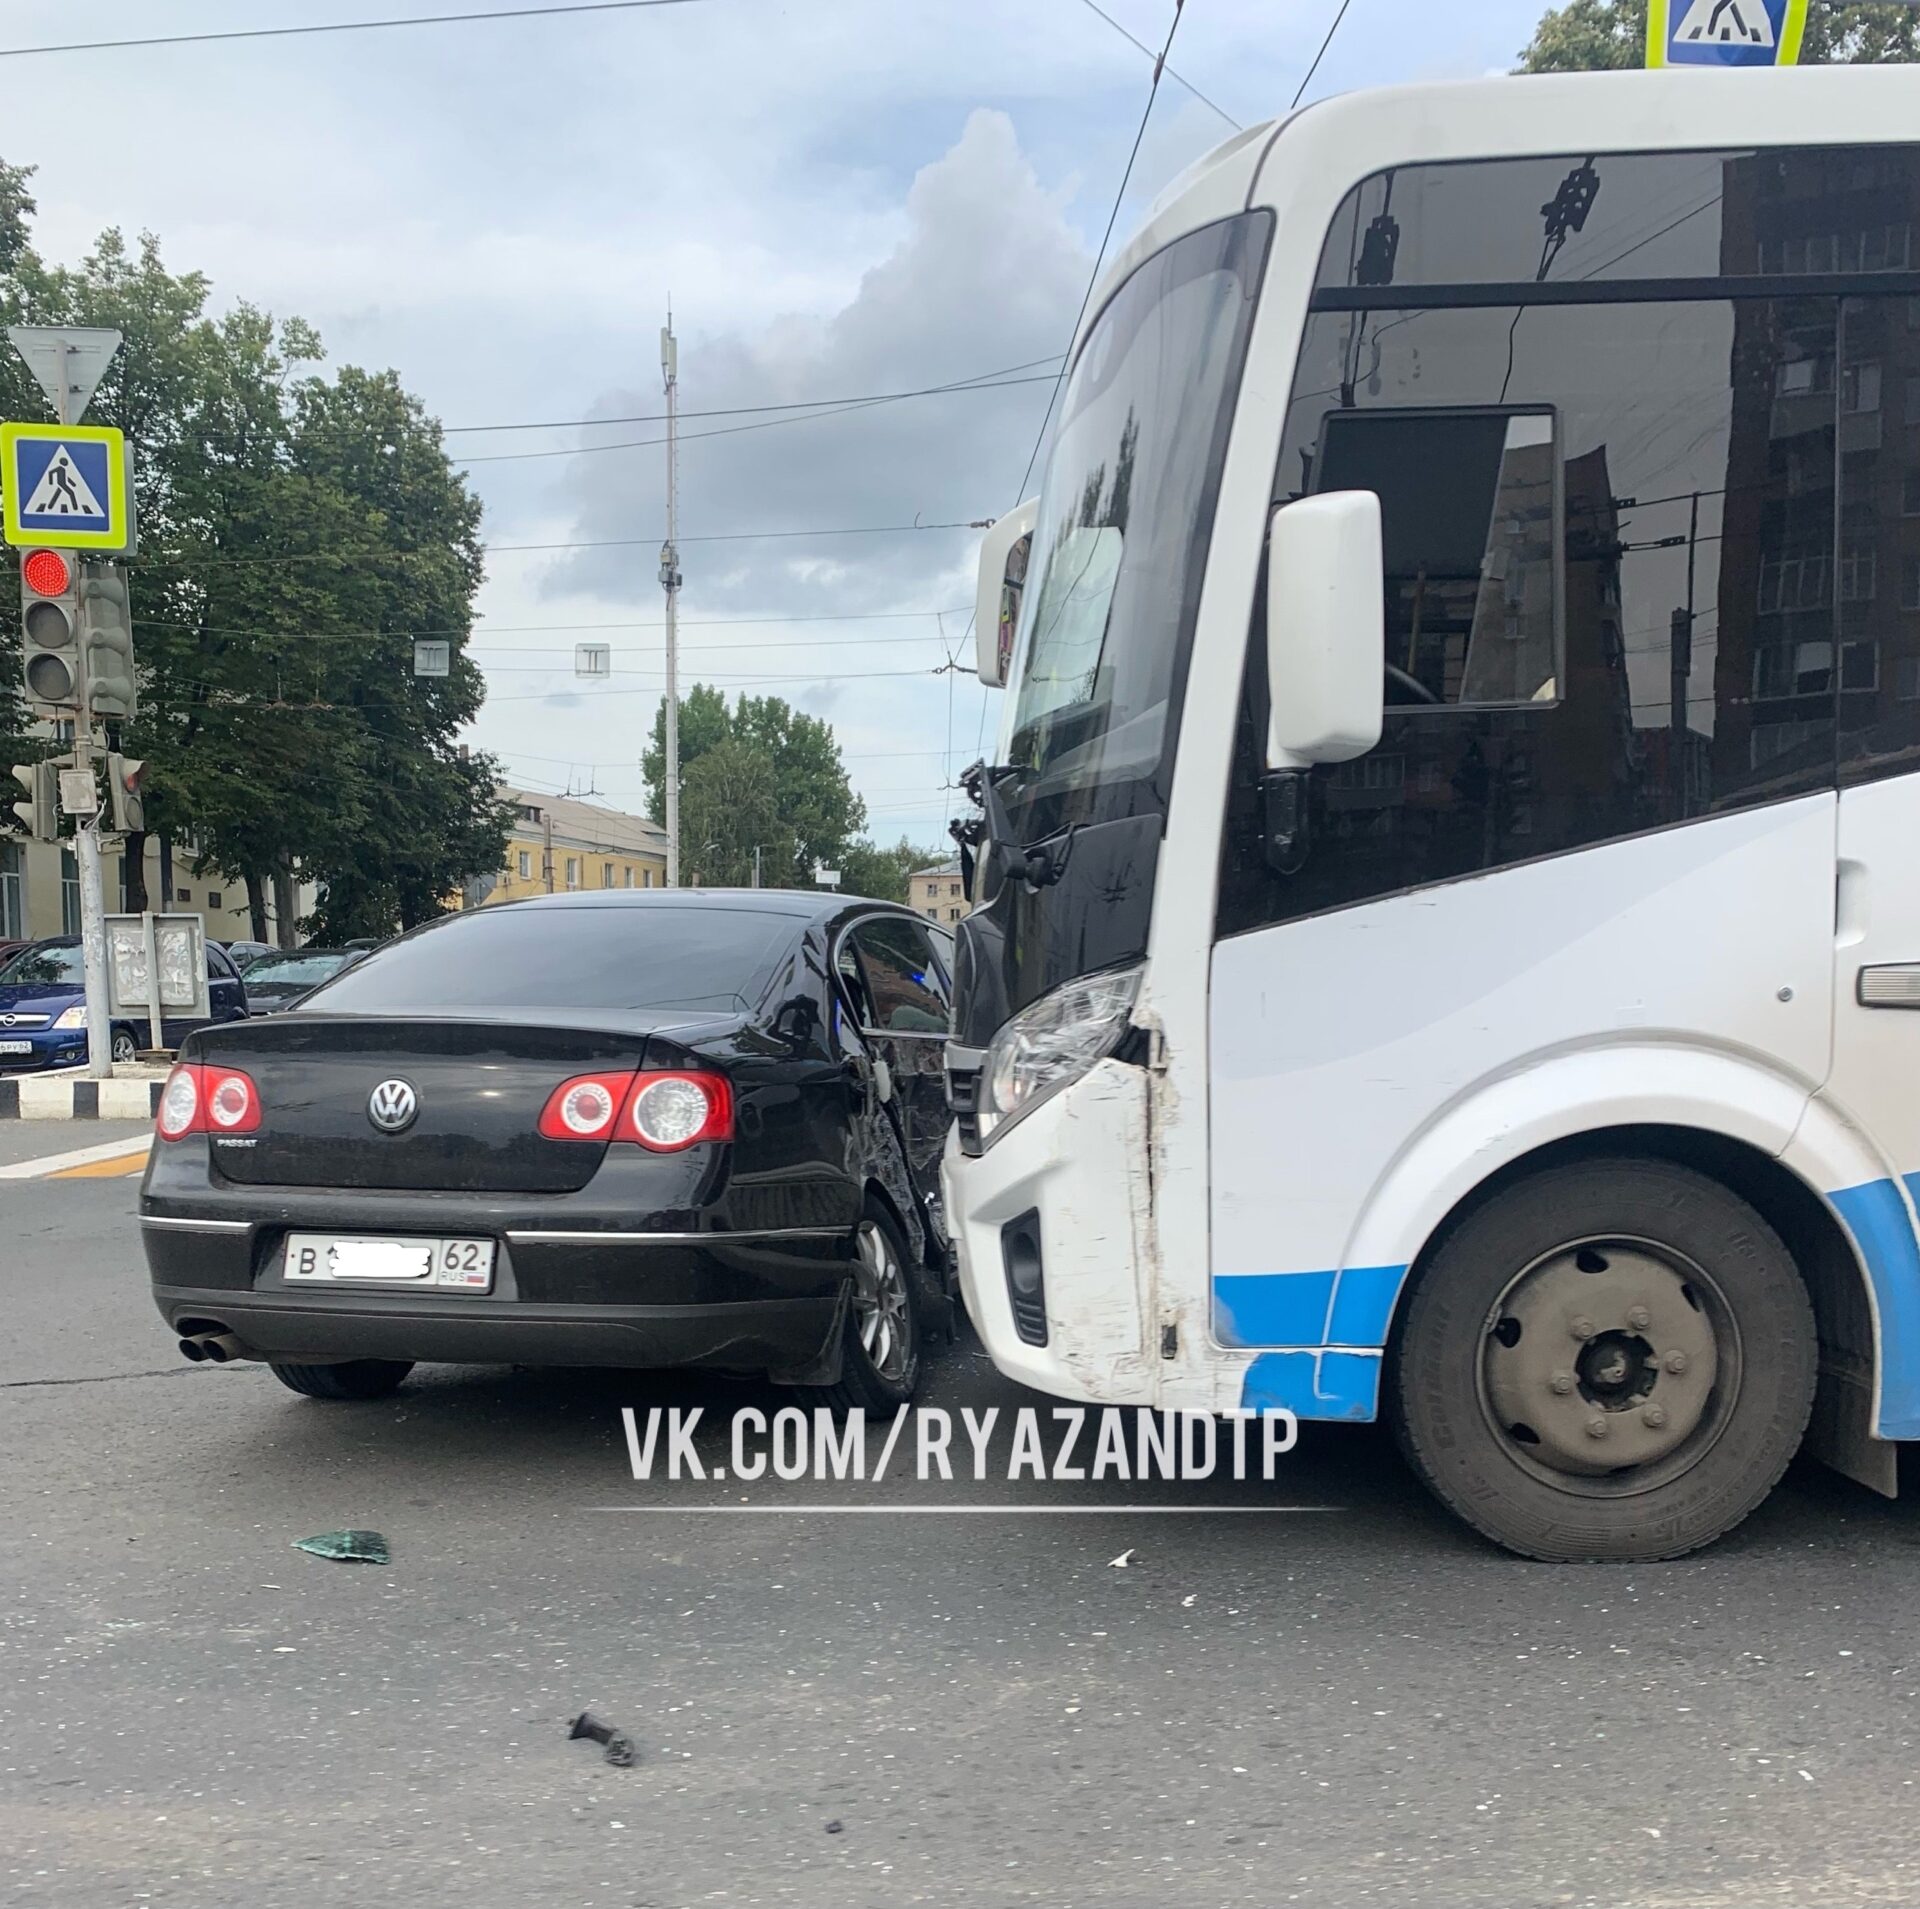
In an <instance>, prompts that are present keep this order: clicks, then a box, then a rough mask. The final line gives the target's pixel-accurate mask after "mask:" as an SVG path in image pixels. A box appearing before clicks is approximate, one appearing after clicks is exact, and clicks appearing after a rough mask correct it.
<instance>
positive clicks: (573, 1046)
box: [193, 1012, 684, 1193]
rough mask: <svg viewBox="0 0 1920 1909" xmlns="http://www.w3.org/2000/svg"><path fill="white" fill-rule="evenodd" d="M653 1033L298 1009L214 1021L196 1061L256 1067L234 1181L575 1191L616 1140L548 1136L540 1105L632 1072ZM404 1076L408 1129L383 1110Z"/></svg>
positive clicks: (222, 1151)
mask: <svg viewBox="0 0 1920 1909" xmlns="http://www.w3.org/2000/svg"><path fill="white" fill-rule="evenodd" d="M680 1018H682V1019H684V1017H680ZM648 1038H649V1033H648V1029H647V1027H646V1026H645V1024H644V1018H643V1017H635V1019H634V1021H630V1022H629V1024H628V1025H626V1026H624V1027H618V1028H616V1027H609V1026H601V1027H568V1026H560V1025H553V1024H550V1023H545V1024H542V1023H534V1024H530V1023H528V1022H524V1021H518V1020H516V1021H510V1022H508V1021H499V1020H491V1019H487V1020H482V1019H471V1018H469V1019H444V1020H443V1019H426V1018H401V1017H397V1016H396V1017H391V1018H390V1017H387V1016H383V1015H360V1016H353V1017H346V1016H327V1015H322V1014H316V1013H310V1012H296V1013H289V1014H279V1015H275V1016H274V1017H273V1018H272V1019H270V1020H262V1021H254V1022H244V1023H238V1024H232V1025H228V1026H225V1027H220V1028H213V1029H209V1030H207V1031H206V1032H205V1033H204V1034H202V1035H201V1037H200V1039H199V1041H198V1043H197V1053H196V1054H195V1055H194V1056H193V1058H196V1059H199V1060H201V1061H205V1062H211V1063H215V1064H225V1065H230V1066H233V1067H237V1068H240V1069H243V1070H244V1071H245V1072H246V1073H247V1074H249V1075H251V1076H252V1078H253V1082H254V1085H255V1086H256V1087H257V1088H258V1089H259V1094H260V1107H261V1121H260V1127H259V1130H258V1131H257V1132H256V1133H252V1134H248V1135H245V1136H241V1137H237V1138H222V1137H220V1136H218V1135H216V1136H215V1137H214V1158H215V1163H216V1165H217V1166H218V1168H219V1171H220V1172H221V1173H222V1174H224V1175H225V1176H226V1178H228V1179H229V1180H235V1181H239V1182H242V1183H243V1184H247V1185H262V1186H339V1187H377V1188H413V1187H418V1188H421V1189H430V1190H435V1191H447V1192H476V1193H481V1192H485V1193H495V1192H498V1193H510V1192H511V1193H571V1192H575V1191H577V1190H578V1189H579V1188H581V1187H583V1186H585V1185H586V1183H587V1182H588V1180H590V1179H591V1178H592V1177H593V1174H594V1172H595V1170H596V1169H597V1168H598V1166H599V1164H600V1161H601V1158H602V1156H603V1155H604V1154H605V1152H606V1145H605V1143H604V1142H592V1141H579V1140H548V1139H545V1138H543V1137H542V1136H541V1135H540V1134H539V1133H538V1132H537V1131H536V1129H535V1123H536V1122H537V1121H538V1119H539V1117H540V1110H541V1109H542V1108H543V1107H544V1106H545V1105H546V1103H547V1100H548V1097H549V1096H550V1095H551V1094H552V1092H553V1090H554V1089H555V1088H556V1087H558V1086H559V1085H560V1083H561V1082H562V1081H564V1080H567V1079H570V1078H571V1077H572V1076H574V1075H576V1074H596V1073H631V1072H632V1071H633V1070H634V1069H636V1068H637V1067H639V1066H640V1065H641V1064H642V1062H643V1061H644V1060H645V1058H646V1049H647V1044H648ZM391 1082H403V1083H405V1086H406V1087H407V1088H408V1089H410V1090H411V1092H412V1099H413V1109H414V1111H413V1114H412V1117H411V1119H409V1120H407V1121H405V1123H404V1124H403V1125H400V1126H399V1128H398V1130H397V1131H390V1130H387V1129H384V1128H383V1127H382V1125H381V1124H379V1122H378V1121H377V1120H376V1118H375V1113H374V1101H375V1096H376V1093H377V1091H378V1090H379V1089H381V1088H382V1087H383V1086H385V1085H387V1084H388V1083H391ZM405 1098H406V1096H405V1095H404V1094H397V1093H396V1094H390V1095H389V1096H387V1099H388V1100H389V1101H391V1100H395V1099H397V1100H400V1101H404V1100H405ZM384 1111H387V1112H389V1115H391V1112H392V1110H391V1108H390V1107H389V1108H388V1109H385V1110H384Z"/></svg>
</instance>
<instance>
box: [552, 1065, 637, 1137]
mask: <svg viewBox="0 0 1920 1909" xmlns="http://www.w3.org/2000/svg"><path fill="white" fill-rule="evenodd" d="M632 1086H633V1076H632V1075H631V1074H576V1075H575V1076H574V1077H573V1079H572V1080H563V1081H562V1082H561V1083H560V1085H559V1086H558V1087H556V1088H555V1089H554V1090H553V1092H552V1093H551V1094H549V1095H548V1096H547V1104H546V1105H545V1106H544V1107H543V1108H541V1110H540V1119H539V1121H538V1123H537V1127H538V1131H539V1133H540V1135H541V1136H542V1138H543V1139H547V1140H608V1139H611V1138H612V1136H613V1129H614V1123H615V1122H616V1121H617V1120H618V1119H619V1118H620V1109H621V1107H622V1106H624V1105H625V1104H626V1098H627V1093H628V1090H629V1089H630V1088H631V1087H632Z"/></svg>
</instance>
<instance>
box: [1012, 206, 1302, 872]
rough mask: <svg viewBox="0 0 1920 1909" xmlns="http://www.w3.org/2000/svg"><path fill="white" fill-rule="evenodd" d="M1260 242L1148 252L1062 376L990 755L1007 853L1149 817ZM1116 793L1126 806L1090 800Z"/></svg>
mask: <svg viewBox="0 0 1920 1909" xmlns="http://www.w3.org/2000/svg"><path fill="white" fill-rule="evenodd" d="M1266 232H1267V217H1266V215H1265V214H1264V213H1251V214H1246V215H1243V216H1242V217H1239V218H1235V219H1228V220H1225V221H1222V222H1221V223H1219V224H1217V225H1211V226H1207V227H1204V228H1203V229H1202V230H1200V231H1198V232H1193V233H1189V234H1188V235H1187V236H1186V237H1185V238H1182V239H1179V240H1177V241H1176V242H1175V243H1174V244H1172V245H1170V246H1168V247H1167V248H1166V250H1165V251H1163V252H1160V253H1158V254H1156V255H1155V256H1154V257H1153V258H1151V259H1149V260H1148V261H1147V262H1146V263H1145V264H1144V265H1142V266H1141V267H1140V268H1139V269H1138V270H1137V271H1136V272H1134V274H1133V275H1132V276H1131V277H1130V278H1129V279H1128V280H1127V281H1126V283H1125V284H1124V285H1123V286H1122V287H1121V288H1120V290H1119V291H1118V292H1117V293H1116V294H1115V295H1114V297H1113V299H1112V301H1111V302H1110V303H1109V304H1108V306H1107V308H1106V310H1105V311H1104V312H1102V313H1101V315H1100V317H1099V319H1098V320H1097V321H1096V323H1095V325H1094V327H1093V329H1092V331H1091V333H1090V334H1089V335H1088V338H1087V342H1086V345H1085V348H1084V349H1083V350H1082V351H1081V353H1080V356H1079V359H1078V361H1077V362H1076V363H1075V365H1074V368H1073V375H1072V377H1071V378H1070V379H1069V380H1068V383H1067V390H1066V398H1065V402H1064V404H1063V406H1062V409H1061V414H1060V426H1059V432H1058V435H1057V437H1056V439H1055V441H1054V445H1053V450H1052V454H1051V456H1050V457H1049V459H1048V463H1047V474H1046V481H1045V484H1044V486H1043V487H1042V490H1041V496H1040V514H1039V519H1038V521H1037V523H1036V525H1035V530H1034V548H1033V552H1032V557H1031V560H1030V563H1029V567H1028V588H1027V591H1026V609H1025V613H1024V615H1023V618H1022V626H1021V630H1020V633H1019V636H1018V639H1017V647H1018V654H1017V656H1016V658H1015V662H1014V671H1013V682H1014V694H1013V696H1012V697H1011V698H1010V710H1009V715H1008V729H1007V733H1006V738H1005V744H1004V747H1003V749H1002V752H1001V759H1002V760H1003V761H1004V762H1006V763H1008V764H1010V765H1012V767H1013V769H1014V771H1015V773H1014V774H1013V775H1012V776H1010V777H1008V778H1007V779H1006V780H1005V781H1004V782H1003V783H1002V785H1001V794H1002V799H1003V800H1004V801H1005V803H1006V805H1007V810H1008V814H1009V816H1010V818H1011V819H1012V821H1013V825H1014V828H1015V831H1016V833H1017V834H1018V835H1019V836H1020V838H1021V839H1022V840H1025V841H1036V840H1039V839H1040V838H1042V837H1043V836H1045V835H1048V834H1051V833H1053V832H1054V831H1056V830H1058V829H1061V828H1063V827H1066V826H1068V825H1070V824H1072V823H1075V822H1089V821H1098V820H1105V819H1109V818H1111V817H1112V816H1115V815H1120V814H1131V813H1136V812H1138V810H1139V809H1140V808H1142V807H1143V806H1147V805H1150V804H1152V803H1154V802H1156V801H1157V802H1160V803H1164V790H1163V789H1162V788H1161V786H1160V785H1161V782H1162V779H1163V773H1164V771H1165V770H1166V769H1167V768H1169V767H1170V765H1171V759H1172V750H1171V743H1172V740H1173V733H1172V732H1173V727H1174V724H1175V722H1176V721H1177V716H1178V706H1179V684H1180V679H1181V675H1182V663H1181V659H1182V658H1183V657H1184V655H1185V652H1186V648H1187V645H1188V642H1189V641H1190V639H1191V636H1192V624H1193V616H1194V611H1195V608H1196V606H1197V602H1198V598H1199V593H1200V579H1201V577H1202V575H1203V574H1204V572H1205V568H1206V556H1207V542H1208V537H1209V534H1210V532H1211V529H1212V522H1213V507H1214V499H1215V495H1216V493H1217V491H1218V488H1219V481H1220V466H1221V462H1222V460H1223V458H1224V456H1225V452H1226V443H1227V431H1228V426H1229V425H1230V423H1231V421H1232V412H1233V400H1234V395H1235V393H1236V391H1237V389H1238V386H1239V381H1240V366H1241V362H1242V359H1243V358H1244V356H1245V352H1246V344H1247V333H1248V330H1249V328H1250V323H1251V318H1252V312H1253V300H1254V295H1255V292H1256V291H1257V289H1258V285H1259V269H1260V261H1261V258H1262V256H1263V255H1264V252H1265V247H1266ZM1115 790H1120V791H1125V792H1127V793H1123V794H1122V795H1121V796H1120V797H1119V799H1118V800H1111V799H1104V798H1105V797H1106V796H1107V794H1108V792H1111V791H1115ZM1142 790H1145V791H1147V792H1148V793H1147V795H1146V798H1145V801H1144V802H1143V801H1142V800H1141V799H1139V792H1140V791H1142Z"/></svg>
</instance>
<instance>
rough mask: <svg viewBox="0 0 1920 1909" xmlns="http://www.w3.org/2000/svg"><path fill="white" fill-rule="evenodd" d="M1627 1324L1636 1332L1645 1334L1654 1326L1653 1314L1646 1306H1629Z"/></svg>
mask: <svg viewBox="0 0 1920 1909" xmlns="http://www.w3.org/2000/svg"><path fill="white" fill-rule="evenodd" d="M1627 1324H1628V1325H1630V1326H1631V1327H1632V1328H1633V1329H1634V1331H1635V1332H1645V1331H1646V1329H1647V1328H1648V1327H1649V1326H1650V1325H1652V1324H1653V1314H1652V1313H1650V1312H1649V1311H1648V1310H1647V1309H1646V1307H1644V1306H1629V1307H1628V1308H1627Z"/></svg>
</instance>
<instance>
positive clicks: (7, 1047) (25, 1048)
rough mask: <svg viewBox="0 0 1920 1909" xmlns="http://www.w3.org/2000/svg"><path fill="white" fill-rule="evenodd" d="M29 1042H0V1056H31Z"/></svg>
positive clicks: (30, 1043)
mask: <svg viewBox="0 0 1920 1909" xmlns="http://www.w3.org/2000/svg"><path fill="white" fill-rule="evenodd" d="M32 1052H33V1043H32V1042H31V1041H0V1054H31V1053H32Z"/></svg>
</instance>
